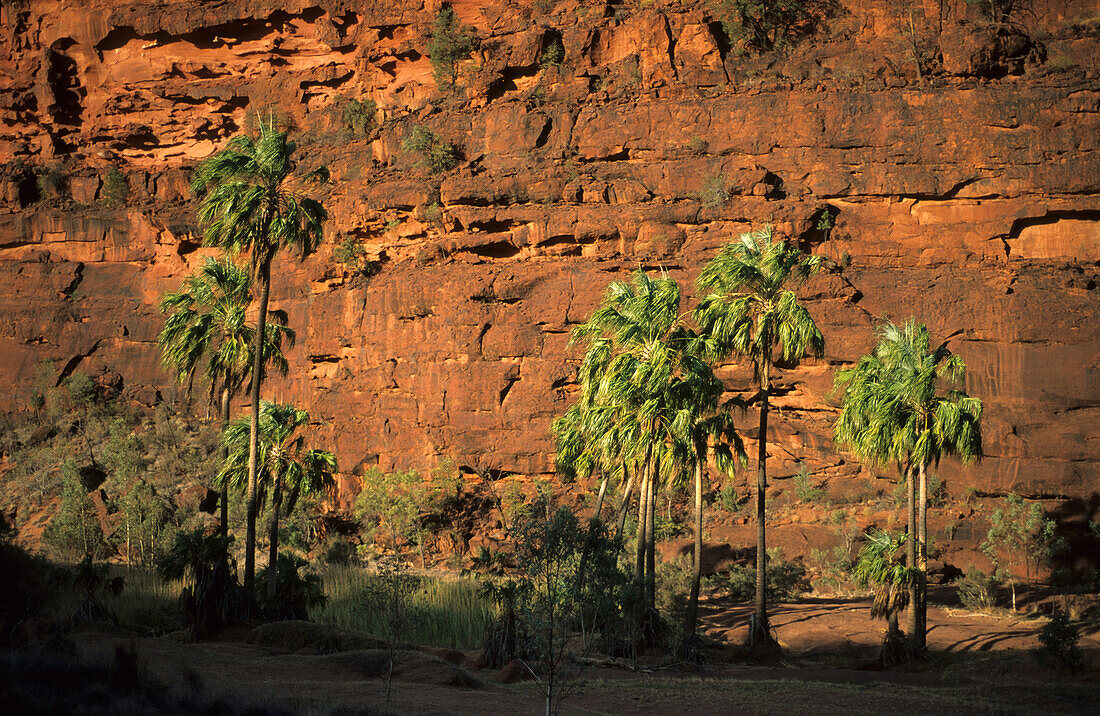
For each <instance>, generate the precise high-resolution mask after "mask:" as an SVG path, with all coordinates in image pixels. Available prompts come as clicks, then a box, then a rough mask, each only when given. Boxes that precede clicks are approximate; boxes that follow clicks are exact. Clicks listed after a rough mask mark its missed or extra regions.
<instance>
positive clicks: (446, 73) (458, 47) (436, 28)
mask: <svg viewBox="0 0 1100 716" xmlns="http://www.w3.org/2000/svg"><path fill="white" fill-rule="evenodd" d="M477 45H478V37H477V30H475V29H474V28H472V27H470V26H464V25H462V23H461V22H459V20H458V17H457V16H456V15H455V11H454V10H452V9H451V8H450V6H449V5H443V6H442V7H441V8H439V13H438V14H437V15H436V16H435V21H434V22H432V30H431V35H430V36H429V38H428V58H429V59H430V60H431V63H432V77H433V78H435V83H436V85H438V87H439V89H441V90H443V91H444V92H451V91H453V90H454V89H455V87H456V86H457V83H458V64H459V63H460V62H461V61H462V60H465V59H466V58H467V57H469V56H470V53H471V52H473V51H474V50H475V49H477Z"/></svg>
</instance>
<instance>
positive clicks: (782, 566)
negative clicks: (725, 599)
mask: <svg viewBox="0 0 1100 716" xmlns="http://www.w3.org/2000/svg"><path fill="white" fill-rule="evenodd" d="M765 579H766V592H765V593H766V594H767V597H768V599H769V600H770V601H773V602H789V601H793V600H794V599H795V598H797V597H798V596H799V595H801V594H803V593H805V592H808V591H810V589H811V585H810V580H809V578H808V577H807V575H806V565H805V564H803V562H802V560H801V559H796V560H793V561H790V562H786V561H783V560H782V559H779V558H776V557H771V556H769V558H768V567H767V571H766V572H765ZM710 582H711V584H712V585H714V586H716V587H718V588H720V589H724V590H725V591H726V593H727V594H728V595H729V598H730V599H731V600H733V601H735V602H748V601H752V599H753V598H755V597H756V568H755V567H752V566H749V565H747V564H739V565H737V566H735V567H733V568H732V569H730V571H729V573H728V574H727V575H725V576H724V577H723V576H716V577H714V578H712V579H711V580H710Z"/></svg>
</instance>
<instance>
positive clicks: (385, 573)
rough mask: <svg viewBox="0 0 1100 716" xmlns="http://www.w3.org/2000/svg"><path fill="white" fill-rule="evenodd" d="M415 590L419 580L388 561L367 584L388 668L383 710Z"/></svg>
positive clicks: (394, 560) (398, 563) (395, 560)
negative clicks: (378, 618)
mask: <svg viewBox="0 0 1100 716" xmlns="http://www.w3.org/2000/svg"><path fill="white" fill-rule="evenodd" d="M418 586H419V580H418V579H417V578H416V577H415V576H413V575H412V574H409V567H408V565H407V564H405V562H403V561H402V560H400V559H398V558H396V557H390V558H388V559H384V560H382V561H381V562H380V563H379V565H378V574H377V576H376V580H375V582H373V583H372V584H371V587H370V590H369V592H368V600H369V601H370V604H371V607H372V608H373V609H374V611H375V612H376V613H378V614H380V615H381V617H382V618H381V619H380V620H379V624H380V626H381V631H382V638H383V639H385V640H386V655H387V660H388V661H389V668H388V669H387V670H386V708H389V706H390V687H391V684H392V682H393V666H394V661H395V657H396V656H397V647H398V645H399V644H400V643H401V637H402V636H403V635H404V634H405V633H406V632H407V631H408V629H409V625H410V622H411V619H412V616H413V613H412V610H411V609H410V608H409V600H410V599H411V597H412V595H413V593H414V592H415V591H416V589H417V587H418Z"/></svg>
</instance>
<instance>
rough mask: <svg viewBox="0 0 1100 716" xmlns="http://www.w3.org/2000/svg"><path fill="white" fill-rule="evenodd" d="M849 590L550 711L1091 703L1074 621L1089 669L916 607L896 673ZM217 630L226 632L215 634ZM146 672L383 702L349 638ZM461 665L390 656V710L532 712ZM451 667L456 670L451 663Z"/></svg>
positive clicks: (971, 622) (374, 656)
mask: <svg viewBox="0 0 1100 716" xmlns="http://www.w3.org/2000/svg"><path fill="white" fill-rule="evenodd" d="M868 608H869V605H868V602H867V600H863V599H829V600H825V599H821V600H804V601H801V602H799V603H795V604H778V605H774V606H773V608H772V612H771V613H772V623H773V626H774V628H775V631H776V635H777V637H778V639H779V641H780V643H781V644H782V645H783V647H784V650H785V651H784V656H783V657H782V659H781V660H780V661H778V662H772V663H770V664H768V665H750V664H747V663H746V662H745V661H744V659H743V658H742V656H741V655H739V654H738V651H737V650H736V649H735V648H732V647H730V648H718V649H715V650H714V651H713V652H712V659H711V661H710V662H709V663H708V664H707V665H706V666H704V667H702V668H699V669H692V668H686V667H675V668H661V667H660V665H659V663H658V662H656V661H652V662H644V661H643V662H640V663H638V664H628V663H625V662H623V663H615V664H613V663H611V662H608V661H603V662H598V663H592V664H589V665H588V666H587V667H586V668H584V669H583V671H581V672H579V673H572V674H571V682H570V683H569V685H568V688H567V694H566V697H565V699H564V700H563V702H562V703H561V713H580V714H611V713H638V714H669V713H672V714H677V715H681V714H682V715H688V714H713V713H730V712H735V711H736V712H739V713H749V714H757V713H760V714H768V713H782V714H803V713H805V714H823V713H825V714H828V713H874V712H880V711H892V712H896V713H917V712H924V713H928V712H930V711H931V712H941V713H979V714H982V713H1009V714H1015V713H1020V714H1025V713H1089V714H1092V713H1100V668H1098V667H1100V635H1098V634H1097V633H1096V630H1095V629H1092V630H1085V631H1086V632H1087V633H1084V634H1083V635H1082V639H1081V647H1082V648H1083V649H1084V651H1085V653H1086V658H1087V660H1088V663H1089V668H1088V669H1087V670H1086V671H1085V673H1083V674H1079V675H1077V676H1074V677H1068V676H1061V675H1059V674H1057V673H1056V672H1053V671H1051V670H1048V669H1044V668H1041V667H1040V666H1039V665H1038V663H1037V662H1036V661H1035V659H1034V658H1033V657H1032V655H1031V653H1030V650H1031V649H1033V648H1034V647H1036V646H1037V645H1038V640H1037V633H1038V630H1039V628H1040V625H1041V624H1042V621H1041V620H1029V619H1025V618H1023V617H1018V616H1013V615H1011V614H1005V615H986V614H974V613H968V612H965V611H961V610H948V609H944V608H939V607H931V608H930V609H929V627H930V628H929V647H930V651H931V656H930V658H929V659H928V660H927V661H926V662H923V663H920V664H916V665H914V666H913V667H912V668H909V669H898V670H890V671H881V670H873V663H874V662H873V658H874V655H875V653H876V650H877V646H878V643H879V641H880V640H881V637H882V624H881V622H872V621H871V620H870V618H869V617H868ZM749 610H750V607H749V606H747V605H730V604H728V603H723V602H720V601H717V600H715V601H711V602H708V603H706V604H705V609H704V621H705V624H706V632H707V634H708V635H709V636H711V637H712V638H715V639H721V640H725V641H729V642H734V643H736V642H739V641H741V640H742V639H743V638H744V630H745V626H744V624H745V622H746V619H747V615H748V612H749ZM228 638H229V637H228V635H227V639H228ZM120 641H127V638H126V637H120V635H119V634H117V633H112V634H105V633H102V632H89V633H85V634H83V635H81V636H80V637H79V639H78V643H79V646H80V649H81V651H82V652H84V653H85V654H88V655H93V656H94V655H96V654H100V653H103V652H109V651H110V650H111V649H112V648H113V644H115V643H118V642H120ZM134 643H135V645H136V646H137V649H138V653H139V655H140V659H141V664H142V667H143V669H144V671H145V673H146V674H147V675H148V677H149V679H150V680H151V681H154V682H156V683H160V684H163V685H166V686H171V687H176V688H181V689H187V688H190V689H196V688H197V689H200V690H203V691H204V692H206V693H218V694H246V695H249V696H261V695H262V696H263V697H265V698H273V699H276V700H277V701H279V702H282V703H285V704H287V705H289V706H291V708H293V709H294V710H296V711H302V712H307V713H308V712H327V711H329V710H332V709H339V710H345V711H351V712H353V713H354V712H360V711H364V710H368V711H370V712H377V711H378V710H379V709H383V710H384V708H385V680H384V676H385V673H386V670H387V669H386V665H387V661H386V655H385V652H383V651H380V650H378V649H362V648H358V649H357V650H354V651H340V652H336V653H329V654H322V653H318V652H317V650H316V649H310V648H306V649H298V650H297V651H289V650H288V649H286V648H277V647H273V646H266V645H261V644H249V643H244V642H243V641H229V640H225V641H213V642H202V643H184V642H180V641H175V640H172V639H168V638H137V639H135V640H134ZM473 664H474V655H473V654H467V655H466V659H465V661H464V663H463V665H462V666H455V665H453V664H451V663H448V662H447V661H444V660H443V659H440V658H438V657H436V656H433V655H431V654H428V653H425V652H422V651H406V652H402V653H401V654H400V655H399V657H398V659H397V665H396V668H395V671H394V675H393V684H392V693H391V701H390V710H392V711H394V712H397V713H416V714H466V713H472V714H486V713H493V714H497V713H506V714H513V713H515V714H535V713H541V712H543V710H544V701H543V696H542V695H541V693H540V691H539V689H538V687H537V685H536V684H535V683H533V682H531V681H526V682H520V683H515V684H500V683H497V682H496V681H495V679H494V677H495V676H496V673H495V672H493V671H488V670H482V671H476V670H474V669H473ZM463 667H465V668H463Z"/></svg>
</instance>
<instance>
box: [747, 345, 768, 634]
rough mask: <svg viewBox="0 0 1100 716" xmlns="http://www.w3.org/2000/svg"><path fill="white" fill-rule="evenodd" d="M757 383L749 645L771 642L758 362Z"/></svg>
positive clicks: (763, 387) (764, 388)
mask: <svg viewBox="0 0 1100 716" xmlns="http://www.w3.org/2000/svg"><path fill="white" fill-rule="evenodd" d="M760 363H761V371H762V372H763V375H762V376H761V379H760V436H759V446H758V451H757V454H756V604H755V609H754V614H753V618H754V620H755V624H754V625H753V626H752V629H751V630H750V635H749V642H750V643H751V644H764V643H767V642H769V641H771V625H770V624H769V623H768V595H767V588H768V544H767V528H766V525H765V524H764V519H765V502H764V500H765V491H766V490H767V489H768V397H769V396H768V394H769V392H770V390H771V384H770V381H769V378H768V369H769V368H770V364H769V361H768V360H767V359H766V358H765V359H764V360H762V361H761V362H760Z"/></svg>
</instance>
